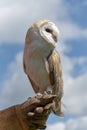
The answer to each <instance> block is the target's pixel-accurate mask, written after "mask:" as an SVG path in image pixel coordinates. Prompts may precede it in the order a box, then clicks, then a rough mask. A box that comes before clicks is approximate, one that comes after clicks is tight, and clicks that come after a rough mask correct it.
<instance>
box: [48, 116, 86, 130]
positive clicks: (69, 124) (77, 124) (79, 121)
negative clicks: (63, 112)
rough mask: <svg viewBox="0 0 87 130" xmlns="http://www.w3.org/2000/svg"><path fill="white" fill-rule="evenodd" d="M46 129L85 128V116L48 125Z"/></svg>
mask: <svg viewBox="0 0 87 130" xmlns="http://www.w3.org/2000/svg"><path fill="white" fill-rule="evenodd" d="M46 130H87V116H84V117H80V118H76V119H72V118H71V119H68V120H67V121H66V122H65V123H64V122H60V123H54V124H52V125H48V127H47V129H46Z"/></svg>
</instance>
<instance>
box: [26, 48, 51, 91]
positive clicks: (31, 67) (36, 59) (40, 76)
mask: <svg viewBox="0 0 87 130" xmlns="http://www.w3.org/2000/svg"><path fill="white" fill-rule="evenodd" d="M28 51H29V53H28V54H29V55H28V56H27V67H28V68H27V71H28V73H29V76H30V77H31V79H32V80H33V81H34V83H35V84H36V85H37V86H38V87H40V88H41V90H42V91H45V90H43V89H47V87H48V86H50V80H49V72H48V71H47V69H46V65H45V60H46V58H47V56H48V55H49V53H50V51H48V50H44V49H41V50H40V49H36V48H34V47H32V49H31V47H30V48H29V50H28Z"/></svg>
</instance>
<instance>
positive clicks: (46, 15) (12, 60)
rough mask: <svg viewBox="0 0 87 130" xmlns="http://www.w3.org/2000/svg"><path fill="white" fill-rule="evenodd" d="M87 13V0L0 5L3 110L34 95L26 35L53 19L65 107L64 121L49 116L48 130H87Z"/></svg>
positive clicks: (22, 1) (0, 101)
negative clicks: (25, 50)
mask: <svg viewBox="0 0 87 130" xmlns="http://www.w3.org/2000/svg"><path fill="white" fill-rule="evenodd" d="M86 12H87V0H82V1H81V0H51V1H50V0H46V1H44V0H37V1H35V0H32V1H31V2H30V1H28V0H19V1H17V0H15V1H13V0H7V1H5V0H1V1H0V60H1V61H0V109H4V108H7V107H9V106H11V105H14V104H17V103H21V102H23V101H25V100H26V99H27V98H28V97H29V96H33V95H34V92H33V90H32V88H31V87H30V84H29V82H28V79H27V77H26V75H25V74H24V72H23V64H22V59H23V48H24V40H25V35H26V32H27V30H28V28H29V27H30V25H31V24H32V23H33V22H35V21H36V20H39V19H50V20H52V21H53V22H54V23H55V24H56V25H57V26H58V28H59V30H60V38H59V43H58V45H57V47H56V49H57V50H58V51H59V53H60V55H61V61H62V67H63V76H64V97H63V103H64V104H65V106H66V107H65V108H64V112H65V117H64V118H63V119H62V118H58V117H56V116H55V115H53V114H51V115H50V117H49V119H48V128H47V129H49V130H52V129H55V130H58V129H60V130H82V129H83V130H86V129H87V125H86V122H87V101H86V99H87V85H86V84H87V16H86ZM79 122H82V124H80V123H79ZM52 123H53V124H52ZM70 127H71V128H70Z"/></svg>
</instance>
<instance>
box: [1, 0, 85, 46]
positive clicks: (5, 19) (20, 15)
mask: <svg viewBox="0 0 87 130" xmlns="http://www.w3.org/2000/svg"><path fill="white" fill-rule="evenodd" d="M69 8H71V7H69V6H68V4H67V2H66V1H64V0H51V1H50V0H47V1H43V0H37V1H35V0H32V1H31V2H30V1H28V0H26V1H25V0H22V1H21V0H18V1H17V0H15V1H13V0H7V1H5V0H3V1H0V44H1V43H15V42H17V43H23V42H24V39H25V34H26V31H27V29H28V27H29V26H30V25H31V24H32V22H34V21H36V20H38V19H51V20H52V21H54V22H55V23H56V24H57V25H58V26H59V27H60V30H61V34H62V38H63V39H64V40H66V39H78V38H84V37H85V38H87V29H83V28H80V27H79V26H78V25H77V24H75V23H73V22H71V20H70V12H69V11H70V10H69Z"/></svg>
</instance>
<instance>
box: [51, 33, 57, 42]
mask: <svg viewBox="0 0 87 130" xmlns="http://www.w3.org/2000/svg"><path fill="white" fill-rule="evenodd" d="M52 37H53V39H54V41H55V42H57V41H58V38H57V36H56V35H54V34H52Z"/></svg>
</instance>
